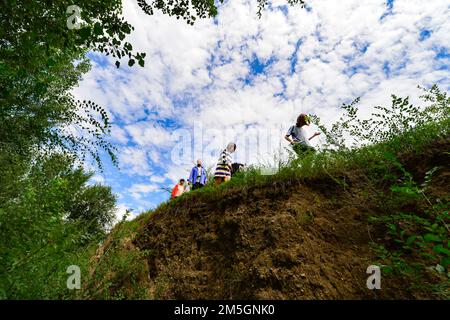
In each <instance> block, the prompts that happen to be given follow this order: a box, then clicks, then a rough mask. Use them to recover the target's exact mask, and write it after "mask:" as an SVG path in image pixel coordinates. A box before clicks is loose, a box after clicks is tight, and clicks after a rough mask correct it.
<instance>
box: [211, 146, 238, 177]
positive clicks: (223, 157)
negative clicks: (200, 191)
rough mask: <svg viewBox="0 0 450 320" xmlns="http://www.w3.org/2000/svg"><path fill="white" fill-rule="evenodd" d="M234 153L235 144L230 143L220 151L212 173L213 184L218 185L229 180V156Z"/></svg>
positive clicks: (230, 161)
mask: <svg viewBox="0 0 450 320" xmlns="http://www.w3.org/2000/svg"><path fill="white" fill-rule="evenodd" d="M235 151H236V143H234V142H230V143H229V144H228V145H227V147H226V148H225V149H224V150H223V151H222V153H221V154H220V157H219V161H218V162H217V166H216V172H215V173H214V184H215V185H219V184H221V183H222V182H226V181H229V180H230V179H231V164H232V160H231V154H232V153H233V152H235Z"/></svg>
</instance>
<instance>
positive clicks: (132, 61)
mask: <svg viewBox="0 0 450 320" xmlns="http://www.w3.org/2000/svg"><path fill="white" fill-rule="evenodd" d="M134 63H135V61H134V59H130V60H128V65H129V66H130V67H132V66H133V65H134Z"/></svg>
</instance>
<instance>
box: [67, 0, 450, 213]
mask: <svg viewBox="0 0 450 320" xmlns="http://www.w3.org/2000/svg"><path fill="white" fill-rule="evenodd" d="M256 10H257V8H256V1H241V0H229V1H225V3H224V4H223V5H220V6H219V14H218V16H217V17H216V18H215V19H208V20H202V21H197V22H196V24H195V25H194V26H189V25H187V24H186V23H184V22H183V21H180V20H177V19H175V18H171V17H167V16H163V15H161V14H156V15H154V16H148V15H146V14H144V13H143V12H142V11H141V9H140V8H139V7H138V6H137V4H136V1H135V0H124V16H125V18H126V19H127V20H128V21H129V22H130V23H131V24H132V25H133V26H134V27H135V31H134V32H133V33H132V35H131V36H130V37H129V39H128V40H129V41H130V42H131V43H132V44H133V46H134V49H135V50H137V51H140V52H146V54H147V56H146V65H145V68H141V67H138V66H137V65H135V66H134V67H132V68H129V67H128V66H126V62H125V63H122V64H125V65H124V66H122V67H121V68H120V69H116V68H115V66H114V60H112V59H109V58H107V57H104V56H102V55H99V54H95V53H91V54H89V56H90V58H91V59H92V60H93V62H92V64H93V68H92V70H91V71H90V72H89V73H88V74H86V75H85V77H84V80H83V81H82V82H81V84H80V86H79V88H77V89H76V90H75V95H76V96H77V97H78V98H80V99H91V100H93V101H95V102H97V103H98V104H100V105H102V106H103V107H104V108H106V109H107V110H108V112H109V115H110V117H111V119H112V122H113V128H112V139H113V141H114V143H115V145H116V146H117V147H118V150H119V152H118V158H119V163H120V164H119V168H118V169H117V168H114V167H113V166H112V165H111V164H110V163H108V162H106V166H105V171H104V172H103V173H98V174H96V176H95V177H94V181H96V182H101V183H105V184H108V185H111V186H112V187H113V191H115V192H116V193H117V194H118V196H119V207H120V212H123V211H124V209H125V208H132V209H134V213H135V214H137V213H139V212H141V211H144V210H147V209H150V208H154V207H155V206H157V205H158V204H159V203H161V202H162V201H165V200H167V199H168V197H169V194H168V193H167V192H166V191H164V190H162V189H161V188H162V187H173V185H174V184H175V182H176V180H178V179H180V178H187V176H188V174H189V169H190V168H191V167H192V165H193V163H194V162H195V160H196V159H197V158H202V159H203V160H204V162H205V164H206V166H207V167H211V166H213V165H214V163H215V161H216V158H217V156H218V153H219V152H220V150H221V149H222V148H224V147H225V145H226V144H227V143H228V142H229V141H236V142H237V145H238V148H237V152H236V155H235V161H237V162H241V163H247V164H250V163H262V164H270V162H271V161H273V159H274V154H276V153H279V152H282V151H280V150H283V148H284V147H286V143H285V142H283V140H282V139H283V135H284V133H285V132H286V131H287V129H288V128H289V126H291V125H292V124H293V123H294V122H295V119H296V117H297V115H298V114H299V113H300V112H306V113H311V114H316V115H318V116H319V117H320V118H321V119H322V120H323V121H324V122H325V123H331V122H333V121H335V120H336V118H338V117H339V106H340V105H342V103H348V102H350V101H352V100H353V99H355V98H356V97H361V104H360V107H361V109H362V111H363V112H367V113H368V112H369V111H370V109H371V107H373V106H375V105H380V104H386V103H388V102H389V101H390V94H391V93H395V94H397V95H400V96H407V95H409V96H411V98H412V101H417V100H416V99H415V98H416V97H417V96H418V91H417V85H422V86H431V85H432V84H434V83H437V84H439V85H440V86H441V88H442V89H445V90H448V89H450V78H449V73H450V71H449V62H450V51H449V43H450V41H449V40H450V36H449V35H450V23H449V21H448V20H449V19H448V18H449V17H450V5H449V2H448V0H432V1H427V2H424V1H421V0H420V1H419V0H388V1H385V0H342V1H335V0H308V7H307V8H306V9H302V8H300V7H288V6H287V5H286V2H285V1H283V0H280V1H273V2H271V4H270V6H269V8H268V9H267V10H266V11H265V12H264V14H263V17H262V18H261V19H258V18H257V15H256ZM309 130H310V131H311V133H313V132H314V130H315V128H313V127H311V128H309ZM321 139H322V138H319V139H316V142H315V143H316V144H318V145H320V142H321Z"/></svg>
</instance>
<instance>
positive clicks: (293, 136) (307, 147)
mask: <svg viewBox="0 0 450 320" xmlns="http://www.w3.org/2000/svg"><path fill="white" fill-rule="evenodd" d="M310 124H311V118H310V116H308V115H307V114H304V113H302V114H300V115H299V116H298V118H297V123H296V124H295V125H293V126H292V127H290V128H289V130H288V132H287V133H286V136H285V137H284V138H285V139H286V140H287V141H289V143H290V144H291V145H292V149H294V151H295V153H297V155H301V154H303V153H305V152H308V151H315V149H314V148H313V146H311V144H310V143H309V141H310V140H311V139H313V138H314V137H316V136H318V135H320V132H316V133H314V134H313V135H312V136H311V137H310V138H307V133H306V130H305V128H304V127H305V126H309V125H310Z"/></svg>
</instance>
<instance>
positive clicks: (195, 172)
mask: <svg viewBox="0 0 450 320" xmlns="http://www.w3.org/2000/svg"><path fill="white" fill-rule="evenodd" d="M207 181H208V178H207V177H206V170H205V168H203V166H202V160H200V159H198V160H197V165H196V166H195V167H193V168H192V170H191V174H190V175H189V179H188V182H189V185H191V186H192V190H195V189H199V188H201V187H203V186H204V185H205V184H206V182H207Z"/></svg>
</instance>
